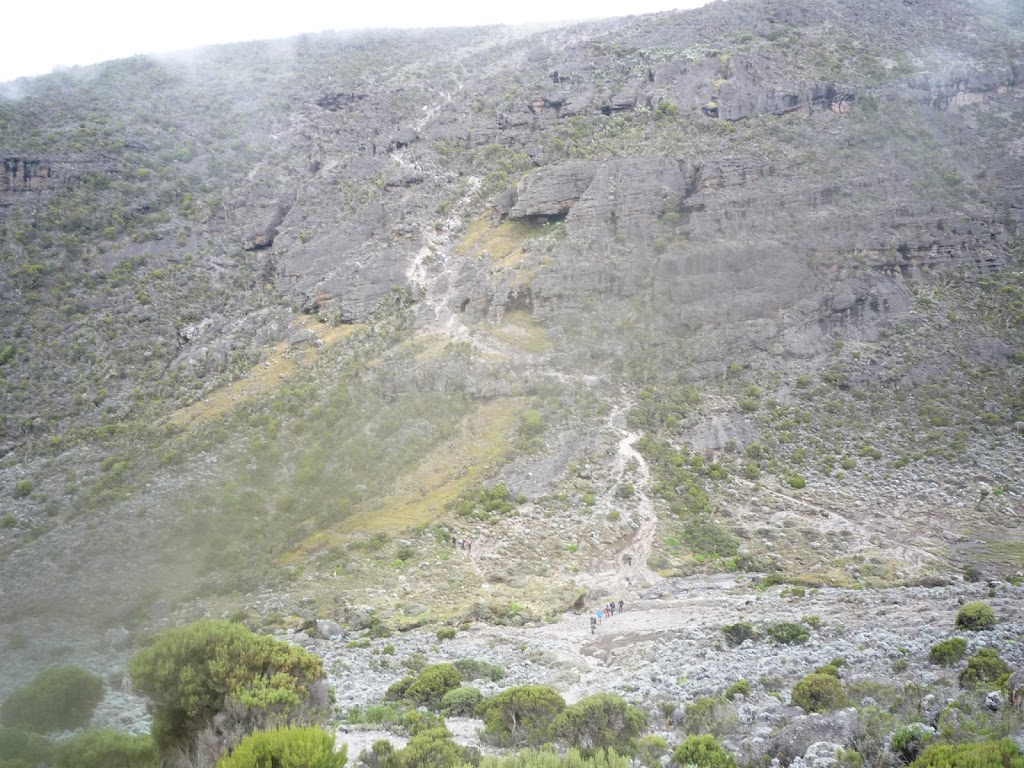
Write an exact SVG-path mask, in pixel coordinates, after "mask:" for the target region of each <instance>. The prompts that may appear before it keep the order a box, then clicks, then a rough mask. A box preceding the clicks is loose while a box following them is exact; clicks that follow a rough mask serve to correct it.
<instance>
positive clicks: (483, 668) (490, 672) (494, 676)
mask: <svg viewBox="0 0 1024 768" xmlns="http://www.w3.org/2000/svg"><path fill="white" fill-rule="evenodd" d="M454 664H455V668H456V669H457V670H459V675H461V677H462V679H463V680H465V681H467V682H468V681H470V680H490V681H491V682H492V683H496V682H498V681H499V680H501V679H502V678H503V677H505V670H504V669H502V668H501V666H500V665H498V664H492V663H491V662H489V661H479V660H477V659H458V660H457V661H456V662H454Z"/></svg>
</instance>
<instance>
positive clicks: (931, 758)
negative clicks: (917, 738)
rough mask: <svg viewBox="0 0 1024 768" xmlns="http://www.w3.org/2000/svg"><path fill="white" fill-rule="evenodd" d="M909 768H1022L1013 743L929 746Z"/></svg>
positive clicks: (1017, 750) (1023, 761) (1008, 740)
mask: <svg viewBox="0 0 1024 768" xmlns="http://www.w3.org/2000/svg"><path fill="white" fill-rule="evenodd" d="M910 768H1024V757H1022V756H1021V754H1020V747H1019V746H1018V745H1017V743H1016V742H1014V741H1012V740H1010V739H1003V740H1001V741H981V742H974V743H972V744H931V745H929V746H928V747H927V748H925V750H924V752H922V753H921V756H920V757H918V758H917V760H915V761H914V762H913V763H911V764H910Z"/></svg>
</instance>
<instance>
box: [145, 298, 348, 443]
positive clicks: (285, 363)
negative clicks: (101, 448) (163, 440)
mask: <svg viewBox="0 0 1024 768" xmlns="http://www.w3.org/2000/svg"><path fill="white" fill-rule="evenodd" d="M364 327H365V326H363V325H339V326H335V327H330V326H327V325H324V324H323V323H321V322H320V321H319V320H317V319H315V318H313V317H311V316H309V315H303V316H302V317H299V318H297V319H296V320H295V321H294V322H293V323H292V324H291V328H290V332H292V333H294V332H295V331H297V330H300V329H305V330H312V331H313V332H314V333H315V334H316V337H317V339H318V340H319V341H320V342H322V345H323V348H324V349H326V348H329V347H333V346H335V345H337V344H339V343H341V342H342V341H343V340H344V339H346V338H348V337H349V336H351V335H352V334H353V333H355V332H356V331H357V330H359V329H360V328H364ZM320 354H321V349H318V348H317V346H316V345H307V346H306V347H305V348H303V349H301V350H295V349H290V348H289V344H288V342H286V341H282V342H278V343H277V344H275V345H274V346H273V347H271V348H270V349H269V350H268V351H267V352H266V354H265V356H264V359H263V360H262V361H261V362H259V363H257V364H256V365H254V366H253V367H252V368H251V369H250V370H249V372H248V373H246V375H245V376H244V377H243V378H240V379H236V380H235V381H232V382H230V383H228V384H225V385H224V386H223V387H221V388H220V389H218V390H216V391H214V392H211V393H210V394H208V395H207V396H206V397H204V398H203V399H202V400H200V401H199V402H196V403H193V404H192V405H189V406H186V407H185V408H179V409H178V410H176V411H174V412H173V413H171V414H170V415H169V416H167V418H166V419H163V420H162V422H161V423H162V424H173V425H175V426H178V427H184V428H185V429H194V428H195V427H198V426H200V425H202V424H205V423H207V422H210V421H212V420H214V419H216V418H218V417H220V416H223V415H224V414H226V413H228V412H229V411H231V410H232V409H234V408H236V407H237V406H239V405H241V404H243V403H245V402H246V401H248V400H252V399H254V398H257V397H262V396H264V395H267V394H270V393H271V392H272V391H273V390H274V389H276V388H277V387H278V386H279V385H280V384H281V382H282V381H284V380H286V379H289V378H291V377H292V376H294V375H295V374H296V373H298V372H299V371H300V370H302V369H304V368H308V367H309V366H311V365H312V364H313V363H314V362H315V361H316V359H317V358H318V357H319V355H320Z"/></svg>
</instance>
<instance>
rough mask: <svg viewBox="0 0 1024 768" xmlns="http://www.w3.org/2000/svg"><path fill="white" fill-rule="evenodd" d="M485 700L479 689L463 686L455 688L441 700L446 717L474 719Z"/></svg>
mask: <svg viewBox="0 0 1024 768" xmlns="http://www.w3.org/2000/svg"><path fill="white" fill-rule="evenodd" d="M483 700H484V697H483V694H482V693H480V689H479V688H474V687H473V686H471V685H463V686H459V687H458V688H453V689H452V690H450V691H448V693H446V694H445V695H444V697H443V698H442V699H441V709H442V710H443V711H444V713H445V714H446V715H454V716H455V717H459V716H462V717H472V716H473V715H475V714H476V711H477V708H478V707H479V706H480V702H482V701H483Z"/></svg>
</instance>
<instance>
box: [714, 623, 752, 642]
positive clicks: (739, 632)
mask: <svg viewBox="0 0 1024 768" xmlns="http://www.w3.org/2000/svg"><path fill="white" fill-rule="evenodd" d="M722 634H723V635H725V639H726V641H727V642H728V643H729V645H739V644H740V643H742V642H743V641H744V640H757V630H756V629H754V625H753V624H751V623H750V622H748V621H738V622H736V623H735V624H726V625H725V626H724V627H722Z"/></svg>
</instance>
